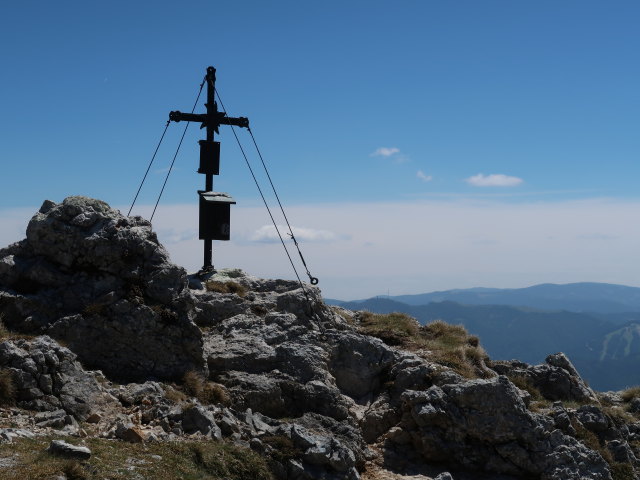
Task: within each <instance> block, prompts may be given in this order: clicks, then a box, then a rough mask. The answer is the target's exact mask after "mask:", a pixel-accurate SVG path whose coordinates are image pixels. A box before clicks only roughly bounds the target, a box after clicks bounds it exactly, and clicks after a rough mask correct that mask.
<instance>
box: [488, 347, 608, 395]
mask: <svg viewBox="0 0 640 480" xmlns="http://www.w3.org/2000/svg"><path fill="white" fill-rule="evenodd" d="M493 369H494V370H495V371H497V372H499V373H501V374H504V375H508V376H510V377H520V378H522V379H523V380H525V381H528V382H530V383H531V385H532V386H533V387H534V388H536V389H538V390H539V391H540V393H541V394H542V395H543V396H544V397H545V398H547V399H549V400H569V401H576V402H589V401H591V402H593V401H597V399H596V395H595V393H594V392H593V390H591V389H590V388H589V387H588V386H587V384H586V383H584V381H583V380H582V378H581V377H580V374H579V373H578V371H577V370H576V368H575V367H574V366H573V364H572V363H571V361H570V360H569V359H568V358H567V356H566V355H565V354H564V353H556V354H553V355H549V356H548V357H547V358H546V359H545V363H544V364H542V365H527V364H526V363H523V362H519V361H517V360H512V361H510V362H495V363H494V364H493Z"/></svg>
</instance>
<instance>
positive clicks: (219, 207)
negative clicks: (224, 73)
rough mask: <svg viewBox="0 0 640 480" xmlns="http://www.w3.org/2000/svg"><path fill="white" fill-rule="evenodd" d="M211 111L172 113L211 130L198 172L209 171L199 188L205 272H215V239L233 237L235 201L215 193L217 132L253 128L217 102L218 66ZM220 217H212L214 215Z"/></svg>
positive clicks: (211, 83)
mask: <svg viewBox="0 0 640 480" xmlns="http://www.w3.org/2000/svg"><path fill="white" fill-rule="evenodd" d="M206 82H207V103H206V104H205V106H206V107H207V113H182V112H179V111H174V112H170V113H169V120H171V121H173V122H180V121H183V120H184V121H187V122H199V123H201V124H202V125H201V126H200V128H205V127H206V129H207V139H206V140H200V141H199V143H200V168H199V169H198V173H202V174H205V189H204V190H198V194H199V195H200V235H199V237H200V239H201V240H204V265H203V266H202V272H203V273H206V272H210V271H213V263H212V257H213V248H212V240H229V209H230V204H232V203H235V201H233V199H231V198H230V197H229V196H228V195H224V194H219V193H215V192H213V176H214V175H218V174H219V170H220V143H219V142H215V141H214V140H213V134H214V132H215V133H218V134H219V133H220V132H219V131H218V128H219V127H220V125H235V126H237V127H245V128H249V119H248V118H246V117H237V118H236V117H227V114H226V113H225V112H219V111H218V104H217V103H216V98H215V95H216V87H215V84H216V69H215V68H213V67H207V75H206ZM212 216H213V217H217V218H211V217H212Z"/></svg>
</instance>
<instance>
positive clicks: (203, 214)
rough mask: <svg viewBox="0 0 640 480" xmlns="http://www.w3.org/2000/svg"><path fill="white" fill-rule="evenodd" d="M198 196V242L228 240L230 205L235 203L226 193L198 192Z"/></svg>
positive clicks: (229, 232)
mask: <svg viewBox="0 0 640 480" xmlns="http://www.w3.org/2000/svg"><path fill="white" fill-rule="evenodd" d="M198 195H199V196H200V235H199V238H200V240H229V239H230V238H231V237H230V235H231V227H230V225H231V205H232V204H235V203H236V201H235V200H234V199H233V198H231V196H230V195H229V194H227V193H221V192H205V191H202V190H198Z"/></svg>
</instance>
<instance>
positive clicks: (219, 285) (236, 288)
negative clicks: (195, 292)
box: [204, 280, 248, 297]
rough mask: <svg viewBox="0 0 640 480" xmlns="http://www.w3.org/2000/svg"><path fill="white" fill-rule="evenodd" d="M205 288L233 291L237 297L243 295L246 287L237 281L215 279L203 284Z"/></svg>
mask: <svg viewBox="0 0 640 480" xmlns="http://www.w3.org/2000/svg"><path fill="white" fill-rule="evenodd" d="M204 286H205V288H206V289H207V291H209V292H217V293H235V294H236V295H238V296H239V297H244V296H245V295H246V294H247V291H248V290H247V287H245V286H244V285H240V284H239V283H237V282H232V281H229V282H218V281H216V280H209V281H208V282H206V283H205V284H204Z"/></svg>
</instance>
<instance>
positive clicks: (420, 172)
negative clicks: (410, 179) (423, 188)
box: [416, 170, 433, 182]
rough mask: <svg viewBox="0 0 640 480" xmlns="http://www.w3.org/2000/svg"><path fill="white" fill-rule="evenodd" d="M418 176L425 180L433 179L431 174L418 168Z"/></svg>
mask: <svg viewBox="0 0 640 480" xmlns="http://www.w3.org/2000/svg"><path fill="white" fill-rule="evenodd" d="M416 177H418V178H419V179H420V180H422V181H423V182H430V181H431V180H433V177H432V176H431V175H427V174H426V173H424V172H423V171H422V170H418V173H416Z"/></svg>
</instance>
